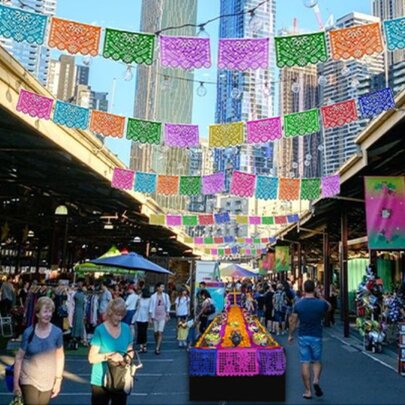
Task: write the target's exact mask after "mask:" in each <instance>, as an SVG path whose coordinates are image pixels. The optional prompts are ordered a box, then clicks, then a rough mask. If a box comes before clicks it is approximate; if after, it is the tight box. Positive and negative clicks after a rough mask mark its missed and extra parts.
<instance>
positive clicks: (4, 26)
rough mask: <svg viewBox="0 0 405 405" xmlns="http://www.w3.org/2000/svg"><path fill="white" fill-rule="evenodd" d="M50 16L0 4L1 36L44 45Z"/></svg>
mask: <svg viewBox="0 0 405 405" xmlns="http://www.w3.org/2000/svg"><path fill="white" fill-rule="evenodd" d="M47 25H48V16H47V15H45V14H38V13H31V12H30V11H25V10H21V9H18V8H12V7H7V6H4V5H2V4H0V36H2V37H4V38H12V39H14V41H17V42H28V43H29V44H36V45H43V44H44V41H45V32H46V28H47Z"/></svg>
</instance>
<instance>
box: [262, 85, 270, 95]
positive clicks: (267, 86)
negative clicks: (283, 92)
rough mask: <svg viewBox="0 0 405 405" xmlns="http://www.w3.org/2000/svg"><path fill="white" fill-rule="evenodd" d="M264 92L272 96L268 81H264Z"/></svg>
mask: <svg viewBox="0 0 405 405" xmlns="http://www.w3.org/2000/svg"><path fill="white" fill-rule="evenodd" d="M263 94H264V95H265V96H266V97H269V96H270V89H269V84H268V83H267V82H266V83H264V87H263Z"/></svg>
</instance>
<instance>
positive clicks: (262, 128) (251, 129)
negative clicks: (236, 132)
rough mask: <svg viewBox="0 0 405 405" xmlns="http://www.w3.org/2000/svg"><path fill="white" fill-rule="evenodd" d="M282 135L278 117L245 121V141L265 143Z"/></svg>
mask: <svg viewBox="0 0 405 405" xmlns="http://www.w3.org/2000/svg"><path fill="white" fill-rule="evenodd" d="M282 136H283V132H282V129H281V118H280V117H274V118H265V119H262V120H256V121H248V122H247V143H266V142H269V141H275V140H276V139H280V138H281V137H282Z"/></svg>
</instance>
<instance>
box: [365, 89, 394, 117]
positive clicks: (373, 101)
mask: <svg viewBox="0 0 405 405" xmlns="http://www.w3.org/2000/svg"><path fill="white" fill-rule="evenodd" d="M359 107H360V112H361V115H362V117H363V118H372V117H375V116H377V115H379V114H381V113H382V112H383V111H387V110H390V109H392V108H395V100H394V95H393V94H392V90H391V89H390V88H389V87H387V88H386V89H383V90H378V91H375V92H373V93H369V94H366V95H365V96H361V97H359Z"/></svg>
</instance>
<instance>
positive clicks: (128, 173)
mask: <svg viewBox="0 0 405 405" xmlns="http://www.w3.org/2000/svg"><path fill="white" fill-rule="evenodd" d="M134 177H135V172H134V171H133V170H128V169H120V168H118V167H116V168H114V172H113V177H112V180H111V185H112V186H113V187H114V188H118V189H120V190H132V187H133V184H134Z"/></svg>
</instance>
